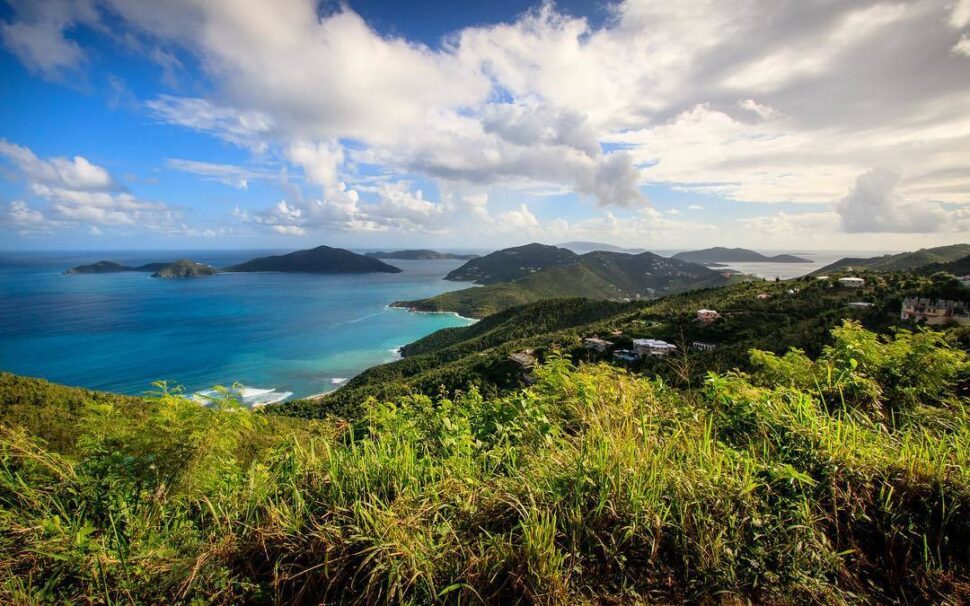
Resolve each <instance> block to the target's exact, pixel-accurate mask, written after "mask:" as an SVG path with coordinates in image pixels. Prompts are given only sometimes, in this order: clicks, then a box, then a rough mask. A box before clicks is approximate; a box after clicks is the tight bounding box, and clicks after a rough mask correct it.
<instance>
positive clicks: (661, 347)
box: [633, 339, 677, 357]
mask: <svg viewBox="0 0 970 606" xmlns="http://www.w3.org/2000/svg"><path fill="white" fill-rule="evenodd" d="M633 351H635V352H636V353H637V354H638V355H640V356H657V357H663V356H666V355H667V354H669V353H671V352H674V351H677V346H676V345H673V344H672V343H668V342H666V341H661V340H660V339H634V340H633Z"/></svg>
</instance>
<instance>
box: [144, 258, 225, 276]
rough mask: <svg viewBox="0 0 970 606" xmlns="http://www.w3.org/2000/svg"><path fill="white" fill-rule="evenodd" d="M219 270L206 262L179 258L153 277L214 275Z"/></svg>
mask: <svg viewBox="0 0 970 606" xmlns="http://www.w3.org/2000/svg"><path fill="white" fill-rule="evenodd" d="M217 273H219V270H218V269H216V268H215V267H212V266H211V265H206V264H205V263H196V262H195V261H189V260H188V259H179V260H178V261H176V262H175V263H172V264H170V265H166V266H165V267H162V268H160V269H159V270H158V271H156V272H155V273H153V274H152V277H153V278H201V277H203V276H214V275H216V274H217Z"/></svg>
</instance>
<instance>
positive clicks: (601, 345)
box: [583, 337, 613, 352]
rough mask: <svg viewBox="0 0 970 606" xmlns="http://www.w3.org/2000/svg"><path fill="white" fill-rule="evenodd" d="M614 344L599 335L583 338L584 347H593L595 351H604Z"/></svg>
mask: <svg viewBox="0 0 970 606" xmlns="http://www.w3.org/2000/svg"><path fill="white" fill-rule="evenodd" d="M612 346H613V344H612V343H610V342H609V341H607V340H605V339H600V338H598V337H586V338H585V339H583V347H585V348H586V349H593V350H595V351H599V352H603V351H606V350H607V349H609V348H610V347H612Z"/></svg>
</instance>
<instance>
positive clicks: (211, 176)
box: [165, 158, 277, 189]
mask: <svg viewBox="0 0 970 606" xmlns="http://www.w3.org/2000/svg"><path fill="white" fill-rule="evenodd" d="M165 165H166V166H168V167H169V168H172V169H174V170H178V171H182V172H186V173H190V174H193V175H198V176H200V177H202V178H204V179H207V180H210V181H217V182H219V183H222V184H224V185H228V186H230V187H235V188H238V189H247V188H248V187H249V182H250V181H252V180H255V179H272V178H274V177H276V176H277V175H276V173H273V172H271V171H268V170H265V169H258V168H249V167H243V166H236V165H233V164H215V163H211V162H200V161H198V160H185V159H182V158H168V159H166V160H165Z"/></svg>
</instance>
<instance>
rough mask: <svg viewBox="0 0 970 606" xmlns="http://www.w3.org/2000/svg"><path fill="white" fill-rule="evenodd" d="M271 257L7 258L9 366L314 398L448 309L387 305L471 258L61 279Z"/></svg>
mask: <svg viewBox="0 0 970 606" xmlns="http://www.w3.org/2000/svg"><path fill="white" fill-rule="evenodd" d="M261 254H266V251H258V252H256V251H229V252H226V251H202V252H182V253H180V254H179V255H174V254H171V253H144V252H139V253H117V252H111V253H107V252H105V253H90V252H85V253H77V254H72V253H15V254H4V255H0V369H3V370H6V371H10V372H14V373H18V374H22V375H28V376H34V377H43V378H45V379H49V380H51V381H56V382H58V383H65V384H67V385H78V386H83V387H89V388H92V389H101V390H107V391H113V392H119V393H130V394H138V393H142V392H144V391H146V390H149V389H151V383H152V382H153V381H157V380H167V381H170V382H172V383H173V384H178V385H182V386H184V387H185V388H186V389H187V390H190V391H196V390H199V389H203V388H206V387H209V386H211V385H214V384H223V385H228V384H231V383H233V382H235V381H239V382H241V383H243V384H246V385H252V386H255V387H273V388H277V389H282V390H286V391H292V392H294V394H295V395H296V396H307V395H311V394H315V393H321V392H325V391H330V390H333V389H335V388H337V387H339V385H340V383H341V382H342V381H343V380H346V379H348V378H350V377H353V376H354V375H356V374H357V373H359V372H361V371H362V370H364V369H366V368H368V367H370V366H374V365H376V364H381V363H384V362H389V361H391V360H393V359H395V358H396V353H395V350H396V349H397V348H398V347H400V346H401V345H404V344H406V343H409V342H411V341H414V340H416V339H418V338H420V337H422V336H424V335H427V334H430V333H432V332H434V331H436V330H438V329H441V328H447V327H451V326H464V325H467V324H468V323H469V321H468V320H466V319H464V318H459V317H457V316H454V315H450V314H417V313H410V312H408V311H405V310H399V309H389V308H387V304H388V303H389V302H391V301H394V300H397V299H414V298H421V297H427V296H431V295H435V294H438V293H441V292H445V291H448V290H455V289H458V288H464V287H466V286H468V285H467V284H465V283H456V282H446V281H444V280H442V279H441V278H442V276H444V275H445V274H446V273H448V272H449V271H450V270H452V269H454V268H455V267H458V266H459V265H460V264H461V263H462V262H461V261H453V260H438V261H396V260H395V261H391V264H393V265H396V266H397V267H400V268H401V269H402V270H404V271H403V272H402V273H399V274H363V275H336V276H323V275H307V274H277V273H238V274H221V275H217V276H213V277H208V278H201V279H189V280H159V279H154V278H150V277H148V276H147V275H146V274H141V273H136V272H132V273H118V274H100V275H79V276H67V275H63V273H62V272H63V271H64V270H65V269H67V268H69V267H72V266H75V265H78V264H81V263H90V262H93V261H97V260H100V259H110V260H113V261H118V262H121V263H126V264H132V265H134V264H138V263H147V262H151V261H168V260H171V259H170V257H171V258H172V259H174V258H175V256H186V257H189V258H191V259H194V260H197V261H202V262H206V263H211V264H213V265H216V266H225V265H229V264H231V263H236V262H240V261H243V260H245V259H248V258H251V257H253V256H257V255H261Z"/></svg>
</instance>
